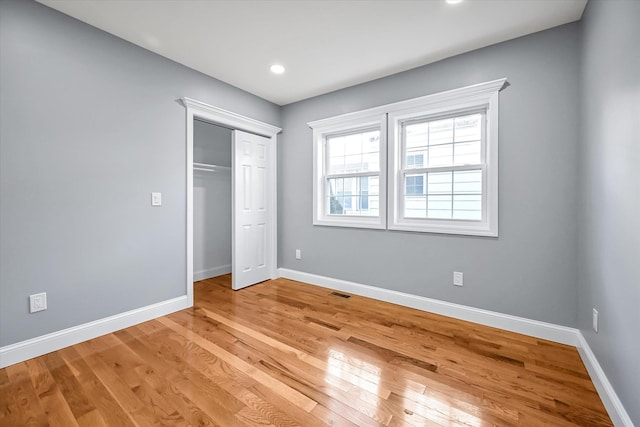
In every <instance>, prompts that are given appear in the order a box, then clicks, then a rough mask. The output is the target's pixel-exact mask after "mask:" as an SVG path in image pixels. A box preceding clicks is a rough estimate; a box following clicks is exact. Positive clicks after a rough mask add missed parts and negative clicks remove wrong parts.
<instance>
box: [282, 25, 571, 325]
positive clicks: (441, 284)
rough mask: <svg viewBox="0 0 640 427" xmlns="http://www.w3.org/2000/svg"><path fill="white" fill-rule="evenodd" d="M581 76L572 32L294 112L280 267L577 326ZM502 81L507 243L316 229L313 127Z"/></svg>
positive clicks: (323, 99) (434, 67)
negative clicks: (459, 282) (461, 277)
mask: <svg viewBox="0 0 640 427" xmlns="http://www.w3.org/2000/svg"><path fill="white" fill-rule="evenodd" d="M578 74H579V24H569V25H565V26H562V27H558V28H555V29H552V30H548V31H544V32H541V33H537V34H534V35H531V36H528V37H524V38H520V39H516V40H513V41H509V42H505V43H502V44H499V45H494V46H491V47H488V48H484V49H481V50H477V51H474V52H470V53H467V54H464V55H460V56H456V57H453V58H450V59H447V60H444V61H441V62H438V63H434V64H431V65H427V66H424V67H421V68H417V69H414V70H411V71H407V72H404V73H400V74H396V75H393V76H390V77H386V78H383V79H379V80H375V81H372V82H369V83H365V84H362V85H358V86H354V87H351V88H347V89H344V90H340V91H337V92H333V93H330V94H327V95H323V96H319V97H316V98H312V99H309V100H305V101H301V102H298V103H295V104H290V105H287V106H285V107H284V108H283V116H282V120H283V122H282V123H283V128H284V133H283V137H282V140H281V141H280V145H279V169H278V171H279V175H278V186H279V188H278V191H279V194H284V195H287V197H280V198H279V200H278V202H279V205H278V220H279V221H278V226H279V235H278V239H279V240H278V244H279V254H278V256H279V262H278V264H279V266H280V267H285V268H291V269H296V270H300V271H304V272H309V273H315V274H320V275H324V276H329V277H334V278H339V279H343V280H350V281H355V282H360V283H365V284H369V285H374V286H379V287H382V288H386V289H393V290H397V291H401V292H407V293H410V294H415V295H422V296H426V297H431V298H437V299H439V300H444V301H450V302H455V303H460V304H465V305H469V306H473V307H480V308H483V309H488V310H495V311H498V312H502V313H508V314H513V315H517V316H523V317H526V318H530V319H538V320H542V321H547V322H552V323H557V324H561V325H567V326H574V325H575V324H576V305H577V303H576V283H577V260H576V258H577V256H576V250H575V247H576V239H577V231H576V230H577V225H576V220H575V212H576V200H577V195H576V187H577V184H578V183H577V170H576V161H575V155H576V148H577V139H578V137H577V132H578V113H577V111H576V110H577V108H576V106H577V97H578ZM501 77H507V78H508V81H509V83H510V84H511V86H510V87H508V88H506V89H505V90H503V91H502V92H501V94H500V130H499V133H500V171H499V172H500V194H499V196H500V212H499V214H500V237H499V238H477V237H465V236H453V235H438V234H425V233H408V232H396V231H374V230H365V229H345V228H337V227H336V228H333V227H321V226H313V225H312V200H311V198H312V196H311V191H312V171H311V163H312V150H311V148H312V141H311V130H310V129H309V128H308V127H307V125H306V123H307V122H309V121H312V120H317V119H322V118H326V117H330V116H334V115H338V114H342V113H347V112H352V111H357V110H360V109H364V108H369V107H374V106H378V105H382V104H386V103H390V102H394V101H400V100H404V99H409V98H413V97H417V96H421V95H427V94H430V93H436V92H440V91H443V90H448V89H454V88H458V87H462V86H466V85H470V84H475V83H480V82H484V81H488V80H493V79H497V78H501ZM296 248H300V249H302V254H303V259H302V260H299V261H298V260H295V257H294V255H295V249H296ZM454 270H455V271H462V272H464V274H465V286H464V287H463V288H459V287H454V286H452V272H453V271H454Z"/></svg>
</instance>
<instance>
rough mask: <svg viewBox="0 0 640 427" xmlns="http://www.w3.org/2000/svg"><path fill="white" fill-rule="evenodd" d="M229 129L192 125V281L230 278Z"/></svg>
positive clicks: (202, 123) (230, 141) (209, 125)
mask: <svg viewBox="0 0 640 427" xmlns="http://www.w3.org/2000/svg"><path fill="white" fill-rule="evenodd" d="M232 132H233V131H232V129H229V128H226V127H223V126H219V125H216V124H213V123H209V122H206V121H203V120H200V119H194V122H193V281H194V282H197V281H199V280H204V279H210V278H213V277H219V276H222V275H225V274H231V259H232V247H231V234H232V233H231V227H232V218H231V215H232V212H233V209H232V205H231V203H232V198H231V190H232V182H231V160H232V158H231V157H232V156H231V147H232Z"/></svg>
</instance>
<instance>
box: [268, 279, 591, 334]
mask: <svg viewBox="0 0 640 427" xmlns="http://www.w3.org/2000/svg"><path fill="white" fill-rule="evenodd" d="M278 273H279V276H280V277H283V278H286V279H291V280H297V281H301V282H306V283H311V284H313V285H317V286H321V287H325V288H330V289H336V290H339V291H342V292H347V293H351V294H355V295H360V296H364V297H368V298H373V299H377V300H380V301H386V302H390V303H393V304H399V305H403V306H405V307H411V308H415V309H417V310H422V311H428V312H430V313H436V314H441V315H443V316H448V317H454V318H456V319H460V320H466V321H469V322H473V323H478V324H481V325H485V326H491V327H494V328H500V329H504V330H507V331H511V332H517V333H520V334H524V335H529V336H533V337H536V338H541V339H545V340H549V341H554V342H558V343H561V344H568V345H572V346H577V345H578V335H577V334H578V330H577V329H575V328H569V327H566V326H560V325H554V324H552V323H546V322H541V321H538V320H531V319H526V318H524V317H518V316H512V315H509V314H503V313H498V312H495V311H489V310H483V309H480V308H475V307H469V306H466V305H461V304H455V303H450V302H446V301H440V300H436V299H432V298H427V297H423V296H419V295H412V294H407V293H403V292H398V291H393V290H390V289H384V288H378V287H375V286H370V285H364V284H361V283H355V282H348V281H346V280H340V279H334V278H331V277H326V276H319V275H317V274H311V273H305V272H301V271H297V270H290V269H287V268H279V269H278Z"/></svg>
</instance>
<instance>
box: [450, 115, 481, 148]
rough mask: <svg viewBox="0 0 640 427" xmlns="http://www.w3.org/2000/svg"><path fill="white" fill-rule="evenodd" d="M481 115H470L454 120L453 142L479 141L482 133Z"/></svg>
mask: <svg viewBox="0 0 640 427" xmlns="http://www.w3.org/2000/svg"><path fill="white" fill-rule="evenodd" d="M481 120H482V115H481V114H470V115H468V116H460V117H456V118H455V135H456V136H455V142H465V141H479V140H480V134H481V132H482V121H481Z"/></svg>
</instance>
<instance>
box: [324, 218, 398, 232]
mask: <svg viewBox="0 0 640 427" xmlns="http://www.w3.org/2000/svg"><path fill="white" fill-rule="evenodd" d="M313 225H320V226H329V227H348V228H372V229H376V230H384V229H386V228H387V227H386V225H385V224H383V223H381V222H380V218H370V219H369V218H367V219H362V218H353V217H349V218H336V219H333V218H326V217H325V218H320V219H314V221H313Z"/></svg>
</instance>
